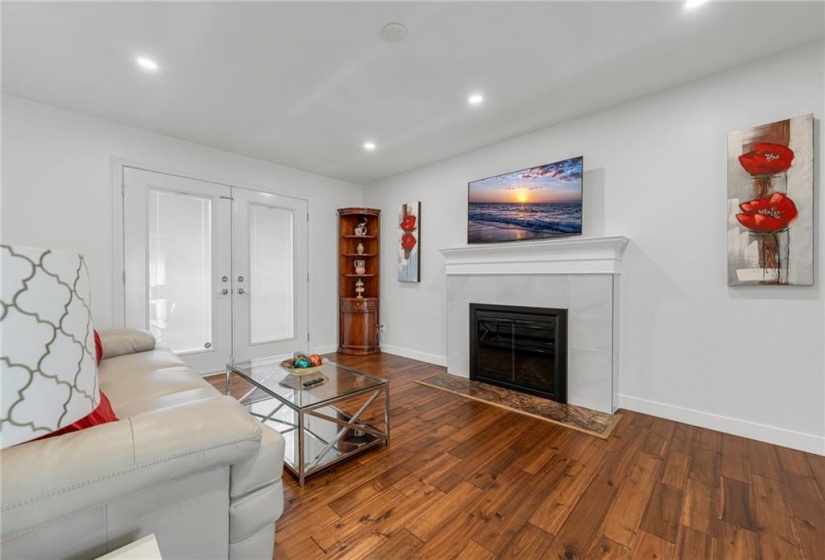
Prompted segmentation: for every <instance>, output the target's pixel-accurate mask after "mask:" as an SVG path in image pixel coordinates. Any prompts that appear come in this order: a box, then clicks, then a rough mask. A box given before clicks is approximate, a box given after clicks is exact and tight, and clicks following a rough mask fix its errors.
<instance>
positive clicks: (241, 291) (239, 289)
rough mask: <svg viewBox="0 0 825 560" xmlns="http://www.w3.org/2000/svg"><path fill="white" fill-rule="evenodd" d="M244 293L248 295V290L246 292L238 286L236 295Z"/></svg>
mask: <svg viewBox="0 0 825 560" xmlns="http://www.w3.org/2000/svg"><path fill="white" fill-rule="evenodd" d="M244 294H246V295H249V292H247V291H246V290H244V289H243V288H238V295H244Z"/></svg>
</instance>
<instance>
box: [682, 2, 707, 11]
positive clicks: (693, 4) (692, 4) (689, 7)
mask: <svg viewBox="0 0 825 560" xmlns="http://www.w3.org/2000/svg"><path fill="white" fill-rule="evenodd" d="M707 1H708V0H687V2H685V9H687V10H692V9H693V8H697V7H699V6H701V5H702V4H704V3H705V2H707Z"/></svg>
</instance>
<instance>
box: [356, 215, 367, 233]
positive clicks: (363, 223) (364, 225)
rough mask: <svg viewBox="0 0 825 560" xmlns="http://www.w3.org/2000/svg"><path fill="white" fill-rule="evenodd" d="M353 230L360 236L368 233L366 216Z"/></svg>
mask: <svg viewBox="0 0 825 560" xmlns="http://www.w3.org/2000/svg"><path fill="white" fill-rule="evenodd" d="M353 231H354V232H355V235H357V236H358V237H363V236H365V235H367V219H366V218H364V219H363V220H362V221H360V222H358V225H356V226H355V228H354V230H353Z"/></svg>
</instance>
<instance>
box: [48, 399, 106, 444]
mask: <svg viewBox="0 0 825 560" xmlns="http://www.w3.org/2000/svg"><path fill="white" fill-rule="evenodd" d="M118 420H120V418H118V417H117V415H115V411H114V410H112V403H110V402H109V399H108V398H107V397H106V395H105V394H103V391H101V392H100V404H98V405H97V408H96V409H94V410H93V411H92V412H91V413H89V414H88V415H87V416H84V417H83V418H81V419H80V420H78V421H77V422H75V423H74V424H69V425H68V426H64V427H62V428H60V429H59V430H57V431H56V432H52V433H50V434H46V435H45V436H40V437H39V438H37V439H35V440H32V441H37V440H38V439H46V438H50V437H54V436H62V435H63V434H68V433H69V432H79V431H80V430H85V429H86V428H91V427H92V426H97V425H98V424H106V423H107V422H117V421H118Z"/></svg>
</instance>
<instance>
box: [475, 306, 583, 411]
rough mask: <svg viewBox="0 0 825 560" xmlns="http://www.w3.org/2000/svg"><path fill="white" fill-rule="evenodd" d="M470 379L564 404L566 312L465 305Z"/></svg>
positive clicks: (565, 387) (531, 308)
mask: <svg viewBox="0 0 825 560" xmlns="http://www.w3.org/2000/svg"><path fill="white" fill-rule="evenodd" d="M470 379H474V380H476V381H482V382H485V383H491V384H493V385H499V386H501V387H506V388H508V389H515V390H518V391H522V392H524V393H530V394H533V395H538V396H541V397H546V398H549V399H553V400H555V401H558V402H560V403H566V402H567V310H566V309H552V308H545V307H517V306H511V305H487V304H476V303H471V304H470Z"/></svg>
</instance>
